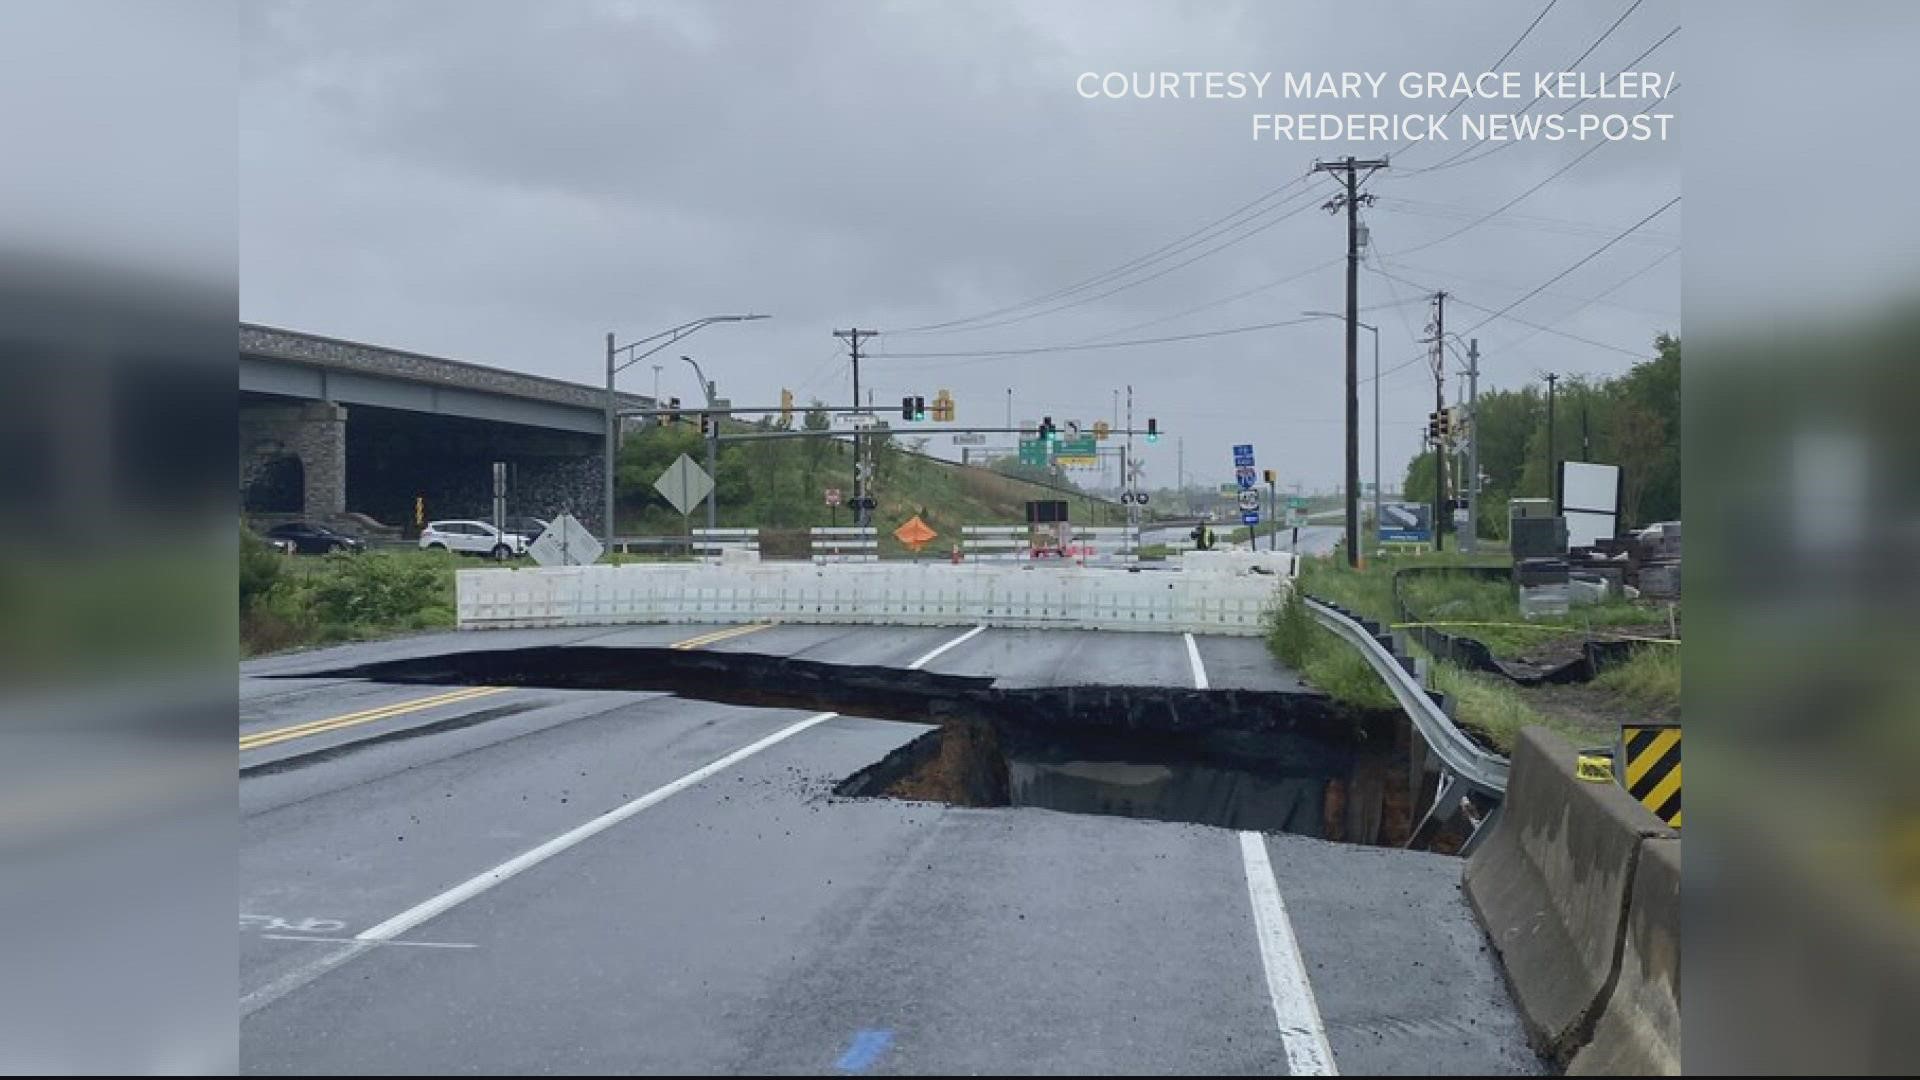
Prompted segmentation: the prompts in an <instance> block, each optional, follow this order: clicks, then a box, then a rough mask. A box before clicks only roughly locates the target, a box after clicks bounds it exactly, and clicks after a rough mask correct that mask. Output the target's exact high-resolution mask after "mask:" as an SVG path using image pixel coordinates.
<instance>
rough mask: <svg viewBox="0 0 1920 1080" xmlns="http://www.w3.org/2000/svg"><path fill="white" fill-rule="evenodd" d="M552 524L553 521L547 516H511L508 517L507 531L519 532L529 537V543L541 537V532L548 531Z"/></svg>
mask: <svg viewBox="0 0 1920 1080" xmlns="http://www.w3.org/2000/svg"><path fill="white" fill-rule="evenodd" d="M551 524H553V523H552V522H550V521H548V520H547V519H545V518H537V517H510V518H508V519H507V531H508V532H516V533H519V534H520V535H521V536H524V537H526V538H527V543H529V544H531V543H533V542H534V541H535V540H538V539H540V534H541V533H543V532H546V531H547V527H548V526H550V525H551Z"/></svg>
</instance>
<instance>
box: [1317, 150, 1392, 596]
mask: <svg viewBox="0 0 1920 1080" xmlns="http://www.w3.org/2000/svg"><path fill="white" fill-rule="evenodd" d="M1386 167H1387V159H1386V158H1380V159H1378V160H1371V161H1360V160H1357V159H1355V158H1354V157H1353V156H1351V155H1349V156H1347V157H1345V158H1343V159H1341V160H1339V161H1316V162H1314V163H1313V171H1315V172H1324V173H1343V174H1344V176H1343V177H1340V178H1339V179H1341V182H1342V184H1343V186H1344V187H1345V189H1346V190H1344V191H1342V192H1341V193H1340V194H1339V195H1336V196H1334V197H1333V198H1331V199H1329V200H1327V202H1326V204H1325V209H1326V210H1327V211H1328V212H1330V213H1339V212H1340V211H1341V210H1345V211H1346V212H1347V484H1346V487H1347V565H1348V566H1350V567H1358V566H1359V565H1360V361H1359V351H1360V337H1359V333H1360V325H1359V323H1358V321H1357V320H1358V319H1359V318H1360V207H1361V205H1362V204H1363V203H1371V202H1373V196H1372V195H1364V194H1361V192H1360V184H1361V181H1362V180H1363V179H1364V178H1363V177H1361V176H1360V170H1362V169H1365V170H1366V171H1367V175H1368V176H1371V175H1373V173H1374V172H1375V171H1376V170H1378V169H1384V168H1386Z"/></svg>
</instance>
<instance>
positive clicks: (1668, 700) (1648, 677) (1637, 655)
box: [1593, 645, 1680, 716]
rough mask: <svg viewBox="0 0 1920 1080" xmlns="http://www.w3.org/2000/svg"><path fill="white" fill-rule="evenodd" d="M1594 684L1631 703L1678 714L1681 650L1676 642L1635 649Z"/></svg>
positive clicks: (1643, 707) (1600, 676)
mask: <svg viewBox="0 0 1920 1080" xmlns="http://www.w3.org/2000/svg"><path fill="white" fill-rule="evenodd" d="M1593 684H1594V685H1595V686H1598V687H1600V688H1601V689H1603V690H1608V691H1611V692H1613V693H1614V694H1617V695H1618V696H1619V697H1620V698H1621V699H1622V700H1624V701H1626V702H1628V703H1629V704H1631V705H1634V706H1637V707H1639V708H1642V709H1647V710H1649V711H1654V712H1660V713H1668V714H1672V715H1676V716H1677V715H1678V714H1679V712H1680V650H1679V649H1678V648H1676V647H1674V646H1672V645H1647V646H1643V647H1642V648H1639V649H1636V650H1634V653H1633V656H1632V658H1631V659H1629V660H1627V661H1626V662H1624V663H1621V664H1616V665H1614V666H1612V667H1610V668H1608V669H1606V670H1605V671H1603V672H1601V673H1600V674H1599V676H1598V677H1596V678H1595V679H1594V680H1593Z"/></svg>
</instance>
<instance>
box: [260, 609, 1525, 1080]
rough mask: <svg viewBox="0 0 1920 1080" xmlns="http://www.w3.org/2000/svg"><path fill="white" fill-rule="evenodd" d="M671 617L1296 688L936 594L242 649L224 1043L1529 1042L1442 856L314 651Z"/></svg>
mask: <svg viewBox="0 0 1920 1080" xmlns="http://www.w3.org/2000/svg"><path fill="white" fill-rule="evenodd" d="M676 643H678V644H680V645H681V646H682V647H681V648H680V649H678V650H675V651H678V652H681V653H684V654H687V658H688V660H689V661H690V662H692V663H693V668H692V669H693V670H698V667H699V664H698V661H697V658H698V657H699V656H700V653H702V652H712V651H728V652H734V653H746V652H751V653H754V654H759V655H761V656H765V657H770V658H774V660H778V659H782V658H800V659H803V660H809V659H810V660H817V661H822V662H825V663H831V664H843V665H859V666H865V667H870V668H872V669H875V671H876V672H878V671H884V670H891V671H893V672H901V671H906V670H913V671H917V672H927V673H929V674H928V675H927V676H925V677H919V676H899V677H898V681H899V682H900V683H902V684H904V683H905V682H906V681H907V680H908V679H914V678H922V680H923V681H924V682H925V683H927V684H928V685H939V684H941V683H943V682H947V680H944V679H941V678H937V677H942V676H963V677H970V678H962V679H961V680H959V682H958V683H951V682H947V685H948V688H949V689H966V690H968V691H969V692H976V693H979V694H983V695H985V697H986V698H987V699H989V700H991V699H992V698H993V697H994V695H995V694H996V693H997V694H999V695H1000V696H1001V697H1002V698H1005V696H1006V694H1007V693H1008V692H1009V691H1015V690H1022V689H1026V690H1033V691H1036V692H1037V693H1039V694H1040V695H1041V697H1040V698H1039V699H1038V700H1046V697H1045V695H1049V694H1051V695H1053V699H1054V700H1063V699H1064V697H1065V695H1062V694H1061V693H1060V691H1061V690H1062V688H1063V687H1066V686H1069V685H1080V686H1087V685H1096V684H1109V685H1126V684H1132V685H1136V686H1148V687H1157V688H1158V693H1160V694H1162V695H1164V696H1163V697H1161V698H1160V699H1159V700H1162V701H1165V702H1179V701H1181V700H1182V698H1181V695H1180V694H1179V693H1176V691H1190V690H1191V689H1193V688H1194V687H1196V686H1197V685H1199V684H1201V683H1205V684H1207V685H1209V686H1212V687H1221V686H1228V687H1232V688H1235V689H1239V690H1244V691H1247V695H1246V700H1247V701H1249V702H1254V701H1259V700H1261V698H1260V696H1259V695H1261V694H1280V693H1284V692H1285V691H1288V690H1293V689H1297V682H1296V681H1295V680H1293V679H1292V677H1291V676H1290V675H1289V674H1288V673H1286V672H1284V671H1282V670H1280V669H1278V668H1277V667H1275V666H1274V665H1273V664H1272V662H1271V661H1270V660H1267V659H1265V658H1264V656H1263V655H1262V654H1261V652H1260V648H1261V645H1260V643H1259V642H1258V641H1255V640H1252V639H1208V638H1200V639H1195V641H1194V645H1193V647H1192V649H1191V650H1189V648H1188V646H1187V642H1186V641H1185V640H1184V639H1183V637H1182V636H1181V635H1148V634H1090V633H1089V634H1077V633H1069V632H1053V633H1049V632H1037V631H1035V632H1025V631H999V630H989V631H984V632H978V633H974V632H969V631H967V630H966V629H965V628H952V629H906V628H870V629H850V628H844V627H834V628H827V627H774V628H768V629H761V630H755V629H749V628H739V627H733V628H728V627H714V628H699V627H692V628H690V627H632V628H620V629H615V630H599V631H582V630H571V631H554V632H537V631H525V632H521V631H515V632H497V633H487V634H471V635H438V636H433V637H426V638H419V639H410V640H406V641H400V642H392V643H386V644H380V645H369V646H357V647H350V648H345V649H336V650H327V651H324V652H321V653H315V654H309V655H303V656H295V657H282V658H276V659H272V660H267V661H260V662H256V663H253V664H249V665H245V666H244V667H243V671H242V686H241V690H242V723H241V729H242V738H243V746H244V747H245V749H243V750H242V754H241V765H242V768H243V770H246V771H245V772H244V774H243V779H242V782H241V803H242V813H243V835H244V838H245V840H244V846H243V851H242V865H241V911H240V915H241V925H240V932H241V935H242V970H241V984H242V985H241V992H242V1010H243V1014H244V1019H243V1026H242V1031H243V1062H244V1064H245V1067H246V1068H247V1069H248V1070H249V1071H256V1072H280V1071H368V1072H374V1071H390V1072H401V1071H425V1070H433V1071H444V1072H454V1071H480V1072H522V1071H528V1072H530V1071H572V1072H595V1071H621V1072H667V1071H678V1072H716V1071H777V1072H814V1073H818V1072H826V1071H836V1070H837V1071H844V1072H868V1071H870V1072H882V1073H905V1072H1007V1071H1020V1072H1029V1071H1042V1072H1068V1071H1071V1072H1091V1071H1096V1070H1097V1071H1103V1072H1114V1071H1120V1072H1139V1071H1149V1072H1197V1071H1218V1072H1232V1073H1239V1072H1280V1071H1302V1072H1306V1071H1316V1070H1317V1069H1319V1068H1321V1067H1323V1066H1325V1065H1326V1064H1327V1063H1328V1062H1327V1060H1326V1059H1327V1058H1328V1057H1330V1059H1331V1064H1332V1065H1334V1066H1336V1067H1337V1068H1339V1069H1341V1070H1344V1071H1347V1072H1389V1073H1394V1072H1401V1073H1405V1072H1419V1073H1430V1072H1477V1073H1487V1072H1516V1071H1521V1072H1524V1071H1532V1070H1535V1069H1536V1068H1537V1064H1536V1063H1535V1062H1534V1060H1533V1058H1532V1057H1531V1055H1530V1054H1529V1053H1528V1052H1527V1051H1526V1049H1525V1046H1524V1039H1523V1037H1522V1034H1521V1032H1520V1029H1519V1025H1518V1022H1517V1020H1516V1018H1515V1017H1514V1014H1513V1011H1512V1008H1511V1006H1510V1004H1509V1003H1508V1002H1507V999H1506V994H1505V991H1504V989H1503V988H1502V987H1501V985H1500V981H1499V977H1498V975H1497V973H1496V971H1495V969H1494V967H1493V966H1492V963H1491V961H1490V959H1489V954H1488V953H1487V952H1486V950H1485V948H1484V944H1483V942H1482V940H1481V937H1480V934H1479V931H1478V930H1477V928H1476V927H1475V926H1474V924H1473V923H1472V921H1471V918H1470V916H1469V915H1468V913H1467V911H1466V909H1465V907H1464V905H1463V903H1462V902H1461V900H1460V897H1459V890H1458V878H1459V872H1458V871H1459V864H1458V862H1457V861H1456V860H1453V859H1450V858H1447V857H1444V856H1434V855H1423V854H1414V853H1406V852H1399V851H1389V850H1385V849H1380V848H1362V847H1355V846H1349V845H1342V844H1331V843H1326V842H1323V841H1317V840H1310V839H1305V838H1301V837H1293V836H1285V835H1269V836H1261V835H1258V834H1254V833H1248V832H1238V831H1234V830H1229V829H1221V828H1213V827H1205V826H1198V825H1192V824H1182V823H1171V822H1162V821H1143V820H1126V819H1123V818H1119V817H1111V816H1088V815H1081V814H1063V813H1055V812H1050V811H1047V810H1041V809H1034V808H1028V807H1003V808H988V809H980V808H968V807H955V806H950V805H944V804H939V803H928V802H911V801H901V800H896V799H849V798H841V797H837V796H835V795H834V788H835V787H836V785H840V784H842V783H844V782H845V781H846V780H847V779H848V778H849V777H852V776H854V775H855V774H858V773H860V772H861V771H862V770H864V769H868V768H870V767H872V766H874V765H875V763H877V762H880V761H882V760H883V759H885V758H887V757H888V756H889V755H890V754H893V753H895V752H896V751H899V750H901V749H902V748H904V747H907V746H908V745H909V744H910V743H912V742H913V741H914V740H915V739H916V738H918V737H920V736H921V735H923V734H925V733H926V732H928V731H929V730H931V728H930V727H929V726H927V725H924V724H918V723H909V722H902V721H900V720H890V719H865V718H855V717H852V716H847V715H838V714H837V713H838V712H839V711H840V710H835V711H834V713H833V714H830V713H829V712H828V711H827V710H816V711H809V710H808V709H806V708H804V707H802V708H798V709H796V708H793V707H790V706H791V705H801V706H805V705H806V704H807V703H806V702H804V701H794V702H789V703H787V706H788V707H781V706H780V705H779V703H777V702H772V701H769V700H767V699H764V698H763V699H760V700H759V701H758V702H755V703H744V704H743V703H734V704H728V703H724V702H721V701H716V700H701V699H697V698H691V697H681V696H673V695H670V694H667V693H662V692H659V691H656V690H642V691H636V690H631V689H593V690H583V689H566V688H556V687H549V686H537V685H504V686H503V680H502V679H501V678H500V676H502V675H505V674H508V673H509V669H507V668H505V667H495V668H493V669H492V670H494V671H495V672H496V677H495V678H494V679H493V680H492V681H489V682H485V683H480V684H469V683H465V682H462V683H461V684H459V685H454V684H453V683H452V682H450V681H449V682H446V683H435V684H434V685H431V686H428V685H422V684H421V683H418V682H415V683H407V682H396V681H369V680H362V679H358V678H346V677H342V676H340V675H337V674H335V675H325V676H317V675H316V674H315V673H317V672H327V671H334V672H337V671H340V670H345V669H352V668H356V667H362V666H364V665H367V664H376V663H380V662H383V661H392V660H400V659H406V658H419V657H432V656H438V655H443V654H447V653H454V652H468V651H480V650H484V651H495V650H499V649H519V648H544V647H548V646H554V645H573V646H577V647H579V648H580V649H582V650H585V649H587V648H605V649H612V648H620V647H643V648H644V647H652V648H666V647H669V646H673V645H675V644H676ZM581 655H586V654H585V653H584V652H582V654H581ZM496 659H498V658H497V657H496ZM470 662H471V661H468V662H466V663H470ZM768 662H769V663H771V662H773V661H768ZM432 663H441V664H443V665H444V664H445V663H447V662H445V661H432ZM455 666H458V665H457V664H456V665H455ZM387 670H388V672H389V674H392V675H396V676H397V675H398V673H400V672H401V671H402V670H403V669H399V668H390V669H387ZM419 670H421V669H419V668H417V667H416V669H415V671H416V673H417V672H418V671H419ZM786 670H788V671H789V672H792V671H794V670H801V669H799V668H796V667H794V666H791V665H789V667H788V668H787V669H786ZM443 674H444V673H443ZM270 675H271V676H280V677H277V678H269V677H266V676H270ZM463 677H464V676H463ZM983 680H984V681H983ZM883 682H884V680H883V679H877V680H876V685H879V684H881V683H883ZM962 696H964V695H962ZM1015 699H1016V700H1017V699H1018V696H1017V695H1016V698H1015ZM1029 700H1034V699H1029ZM276 766H277V767H276Z"/></svg>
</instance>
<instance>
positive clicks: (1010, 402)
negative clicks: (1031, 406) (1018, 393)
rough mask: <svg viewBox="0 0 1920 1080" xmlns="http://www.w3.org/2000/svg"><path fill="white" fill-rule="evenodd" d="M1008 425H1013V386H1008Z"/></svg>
mask: <svg viewBox="0 0 1920 1080" xmlns="http://www.w3.org/2000/svg"><path fill="white" fill-rule="evenodd" d="M1007 426H1008V427H1012V426H1013V387H1011V386H1009V387H1007Z"/></svg>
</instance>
